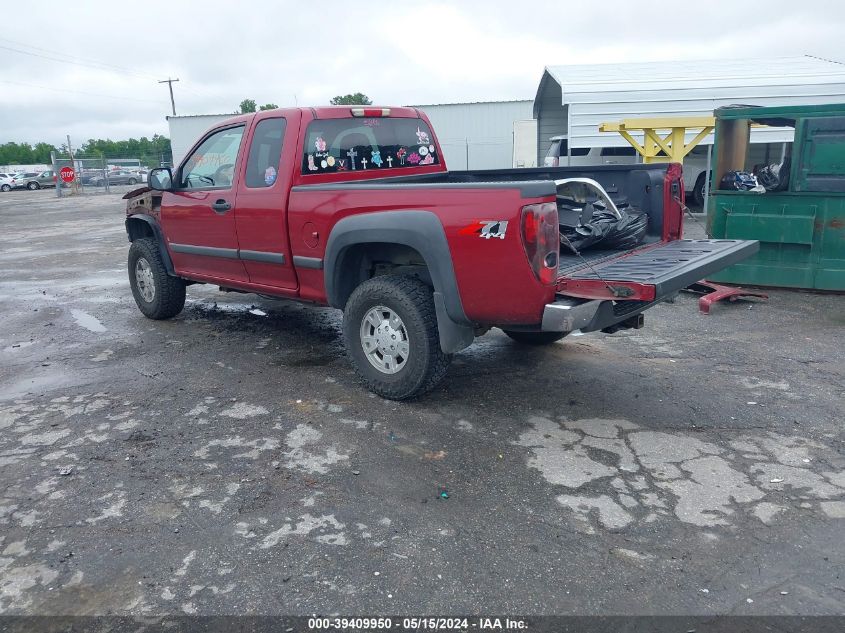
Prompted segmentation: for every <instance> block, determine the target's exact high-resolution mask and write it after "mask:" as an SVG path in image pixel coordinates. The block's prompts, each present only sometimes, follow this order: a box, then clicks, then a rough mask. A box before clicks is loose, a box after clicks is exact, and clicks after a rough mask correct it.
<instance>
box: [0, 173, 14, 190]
mask: <svg viewBox="0 0 845 633" xmlns="http://www.w3.org/2000/svg"><path fill="white" fill-rule="evenodd" d="M14 177H15V175H14V174H7V173H0V191H11V190H12V179H13V178H14Z"/></svg>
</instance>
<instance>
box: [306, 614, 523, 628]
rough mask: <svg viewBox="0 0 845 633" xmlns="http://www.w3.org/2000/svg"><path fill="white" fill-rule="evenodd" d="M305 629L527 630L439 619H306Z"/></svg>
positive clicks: (497, 622)
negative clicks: (306, 625)
mask: <svg viewBox="0 0 845 633" xmlns="http://www.w3.org/2000/svg"><path fill="white" fill-rule="evenodd" d="M308 629H309V630H312V631H328V630H341V631H342V630H350V631H355V630H357V631H390V630H402V631H426V630H428V631H469V630H473V629H475V630H478V631H505V630H510V631H518V630H522V631H524V630H527V629H528V624H527V623H526V621H525V620H522V619H511V618H492V617H491V618H483V617H476V618H465V617H455V618H441V617H402V618H389V617H355V618H342V617H341V618H339V617H335V618H321V617H313V618H308Z"/></svg>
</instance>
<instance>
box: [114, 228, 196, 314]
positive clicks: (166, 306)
mask: <svg viewBox="0 0 845 633" xmlns="http://www.w3.org/2000/svg"><path fill="white" fill-rule="evenodd" d="M141 259H143V260H145V261H146V263H147V265H148V266H149V269H150V272H151V278H152V284H151V285H152V288H153V294H152V298H151V300H147V299H146V298H145V297H144V295H143V294H142V291H141V290H140V289H139V281H138V274H136V267H137V266H138V261H139V260H141ZM128 264H129V265H128V268H129V285H130V286H131V287H132V296H133V297H135V303H136V304H138V309H139V310H140V311H141V312H142V313H143V314H144V316H145V317H147V318H149V319H156V320H158V319H169V318H171V317H174V316H176V315H177V314H179V313H180V312H181V311H182V308H184V307H185V282H184V281H183V280H181V279H179V278H178V277H171V276H170V275H168V274H167V269H166V268H165V267H164V262H163V261H162V259H161V253H159V250H158V244H157V243H156V240H155V239H153V238H151V237H145V238H143V239H140V240H135V241H134V242H132V246H130V247H129V262H128Z"/></svg>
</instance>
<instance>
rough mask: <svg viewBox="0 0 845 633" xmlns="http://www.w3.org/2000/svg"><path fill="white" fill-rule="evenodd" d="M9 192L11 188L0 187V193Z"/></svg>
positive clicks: (6, 186) (7, 186)
mask: <svg viewBox="0 0 845 633" xmlns="http://www.w3.org/2000/svg"><path fill="white" fill-rule="evenodd" d="M11 190H12V187H11V186H9V185H0V191H3V192H8V191H11Z"/></svg>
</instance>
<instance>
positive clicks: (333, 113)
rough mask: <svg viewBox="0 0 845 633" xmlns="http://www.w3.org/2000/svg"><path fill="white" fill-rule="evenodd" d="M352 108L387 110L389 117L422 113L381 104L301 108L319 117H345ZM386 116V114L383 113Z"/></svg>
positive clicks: (412, 109) (405, 116)
mask: <svg viewBox="0 0 845 633" xmlns="http://www.w3.org/2000/svg"><path fill="white" fill-rule="evenodd" d="M352 108H364V110H365V111H366V110H373V111H382V112H384V111H387V112H389V114H388V115H387V118H403V119H418V118H420V113H419V111H418V110H417V109H416V108H408V107H403V106H380V105H339V106H317V107H313V108H301V109H302V110H311V111H312V112H314V115H315V116H316V117H317V118H318V119H345V118H347V117H349V116H351V115H352ZM382 116H384V115H382Z"/></svg>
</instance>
